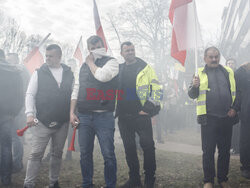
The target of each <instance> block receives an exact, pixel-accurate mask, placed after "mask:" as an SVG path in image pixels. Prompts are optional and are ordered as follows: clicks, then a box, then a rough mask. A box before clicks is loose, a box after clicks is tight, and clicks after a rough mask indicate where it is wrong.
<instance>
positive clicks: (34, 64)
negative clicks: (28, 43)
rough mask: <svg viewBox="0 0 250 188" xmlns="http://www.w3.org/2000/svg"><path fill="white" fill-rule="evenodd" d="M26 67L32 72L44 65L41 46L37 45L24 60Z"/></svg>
mask: <svg viewBox="0 0 250 188" xmlns="http://www.w3.org/2000/svg"><path fill="white" fill-rule="evenodd" d="M23 63H24V65H25V67H26V68H27V69H28V70H29V72H30V73H31V74H32V73H33V72H34V71H35V70H36V69H38V68H39V67H41V66H42V64H43V63H44V59H43V56H42V54H41V52H40V50H39V47H35V48H34V49H33V50H32V51H31V52H30V53H29V55H28V56H27V57H26V58H25V59H24V61H23Z"/></svg>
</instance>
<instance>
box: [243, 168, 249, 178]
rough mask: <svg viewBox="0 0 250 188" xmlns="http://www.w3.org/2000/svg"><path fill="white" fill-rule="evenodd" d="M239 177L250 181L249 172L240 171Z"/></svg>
mask: <svg viewBox="0 0 250 188" xmlns="http://www.w3.org/2000/svg"><path fill="white" fill-rule="evenodd" d="M241 176H242V177H244V178H246V179H250V171H249V170H241Z"/></svg>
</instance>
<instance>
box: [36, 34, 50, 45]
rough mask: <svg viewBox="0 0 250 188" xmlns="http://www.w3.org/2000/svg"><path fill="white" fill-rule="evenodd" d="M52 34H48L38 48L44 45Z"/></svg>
mask: <svg viewBox="0 0 250 188" xmlns="http://www.w3.org/2000/svg"><path fill="white" fill-rule="evenodd" d="M50 35H51V33H49V34H48V35H46V37H45V38H44V39H43V40H42V41H41V42H40V43H39V44H38V48H40V47H41V46H42V45H43V43H44V42H45V41H46V40H47V39H48V38H49V36H50Z"/></svg>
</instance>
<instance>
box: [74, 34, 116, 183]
mask: <svg viewBox="0 0 250 188" xmlns="http://www.w3.org/2000/svg"><path fill="white" fill-rule="evenodd" d="M87 46H88V50H89V55H88V56H87V57H86V60H85V63H83V65H82V67H81V69H80V73H79V80H78V78H76V79H75V84H74V88H73V93H72V97H71V108H70V122H71V124H72V125H73V126H77V125H78V137H79V146H80V152H81V160H80V164H81V170H82V178H83V184H82V186H83V188H92V187H93V148H94V140H95V135H96V136H97V138H98V140H99V144H100V147H101V151H102V155H103V158H104V178H105V182H106V187H107V188H115V187H116V168H117V167H116V157H115V152H114V130H115V122H114V116H113V111H114V109H115V91H116V89H117V74H118V72H119V64H118V62H117V60H116V59H114V58H113V57H110V56H108V55H107V53H106V50H105V48H104V44H103V41H102V39H101V38H100V37H98V36H96V35H94V36H91V37H90V38H88V40H87ZM76 106H77V111H78V115H77V116H76V114H75V108H76Z"/></svg>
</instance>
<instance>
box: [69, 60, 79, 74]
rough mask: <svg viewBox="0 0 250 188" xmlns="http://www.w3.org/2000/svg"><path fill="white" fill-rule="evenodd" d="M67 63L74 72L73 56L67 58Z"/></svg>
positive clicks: (74, 62) (75, 65) (74, 61)
mask: <svg viewBox="0 0 250 188" xmlns="http://www.w3.org/2000/svg"><path fill="white" fill-rule="evenodd" d="M67 65H68V66H69V67H70V68H71V70H72V72H75V70H76V67H77V64H76V60H75V59H73V58H71V59H68V61H67Z"/></svg>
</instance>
